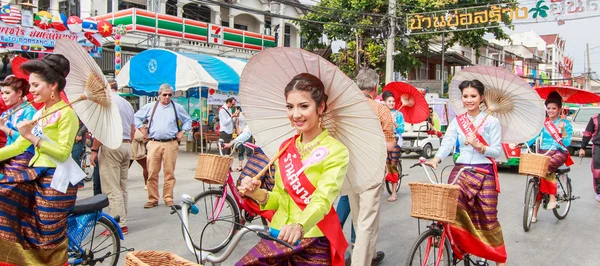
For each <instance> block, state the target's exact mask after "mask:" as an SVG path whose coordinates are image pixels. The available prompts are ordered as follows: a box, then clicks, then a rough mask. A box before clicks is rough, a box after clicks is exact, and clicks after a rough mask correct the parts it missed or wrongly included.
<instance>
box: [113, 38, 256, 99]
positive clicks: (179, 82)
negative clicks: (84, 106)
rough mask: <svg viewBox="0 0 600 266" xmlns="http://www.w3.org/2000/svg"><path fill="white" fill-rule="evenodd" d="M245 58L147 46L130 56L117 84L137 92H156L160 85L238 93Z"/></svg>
mask: <svg viewBox="0 0 600 266" xmlns="http://www.w3.org/2000/svg"><path fill="white" fill-rule="evenodd" d="M246 62H247V61H245V60H242V59H234V58H224V57H217V56H211V55H205V54H187V53H176V52H173V51H170V50H165V49H150V50H146V51H143V52H141V53H139V54H137V55H135V56H134V57H132V58H131V60H129V61H128V62H127V63H126V64H125V65H124V66H123V68H122V70H121V71H120V72H119V75H117V83H118V84H119V87H131V88H132V90H133V92H134V93H135V94H138V95H155V94H156V93H157V92H158V88H159V87H160V85H161V84H164V83H167V84H169V85H171V86H172V87H173V88H175V90H178V91H186V90H188V89H190V88H201V87H205V88H214V89H218V90H221V91H233V92H237V91H238V89H239V83H240V75H241V74H242V70H243V69H244V66H245V65H246Z"/></svg>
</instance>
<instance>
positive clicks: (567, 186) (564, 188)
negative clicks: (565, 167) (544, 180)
mask: <svg viewBox="0 0 600 266" xmlns="http://www.w3.org/2000/svg"><path fill="white" fill-rule="evenodd" d="M556 178H557V179H558V180H556V183H557V185H558V190H557V195H556V202H557V203H558V204H557V205H556V208H554V209H553V210H552V212H553V213H554V216H556V219H559V220H562V219H565V218H566V217H567V214H569V210H570V209H571V200H572V198H571V197H572V196H573V195H572V194H573V190H572V188H571V178H569V176H567V175H564V174H563V175H559V176H557V177H556Z"/></svg>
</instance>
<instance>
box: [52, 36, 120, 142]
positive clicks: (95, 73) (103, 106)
mask: <svg viewBox="0 0 600 266" xmlns="http://www.w3.org/2000/svg"><path fill="white" fill-rule="evenodd" d="M54 53H56V54H62V55H64V56H65V57H66V58H67V59H68V60H69V63H70V65H71V71H70V73H69V75H68V76H67V85H66V87H65V93H66V94H67V97H68V98H69V101H70V105H72V107H73V110H75V113H77V116H79V119H80V120H81V122H83V124H85V126H86V127H87V128H88V130H89V131H90V132H92V134H93V135H94V137H95V138H97V139H98V140H99V141H100V142H102V144H103V145H104V146H106V147H107V148H109V149H116V148H118V147H119V146H121V143H122V142H123V125H122V124H121V115H120V113H119V109H118V107H117V105H116V104H114V103H112V102H111V93H112V92H111V91H110V89H109V85H108V81H107V80H106V78H105V77H104V74H103V73H102V70H100V67H99V66H98V64H96V62H94V60H93V59H92V57H91V56H90V55H89V54H88V53H87V52H86V51H85V50H84V49H83V47H81V45H79V44H78V43H77V42H75V41H73V40H70V39H67V38H62V39H60V40H58V41H56V46H55V47H54Z"/></svg>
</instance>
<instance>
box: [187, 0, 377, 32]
mask: <svg viewBox="0 0 600 266" xmlns="http://www.w3.org/2000/svg"><path fill="white" fill-rule="evenodd" d="M192 2H193V3H208V4H213V5H218V6H223V7H229V8H231V9H237V10H242V11H245V12H248V13H254V14H259V15H265V16H270V17H275V18H282V19H287V20H293V21H302V22H307V23H314V24H322V25H324V24H333V25H338V26H344V27H351V28H361V29H380V28H381V26H373V25H364V24H344V23H338V22H324V21H317V20H309V19H302V18H296V17H291V16H286V15H280V14H275V13H271V12H269V11H263V10H258V9H254V8H251V7H248V6H243V5H239V4H237V5H234V4H229V3H225V2H218V1H214V0H193V1H192Z"/></svg>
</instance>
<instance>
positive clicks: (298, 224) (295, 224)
mask: <svg viewBox="0 0 600 266" xmlns="http://www.w3.org/2000/svg"><path fill="white" fill-rule="evenodd" d="M290 226H297V227H300V231H301V232H302V236H304V226H302V225H301V224H300V223H292V224H290Z"/></svg>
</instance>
